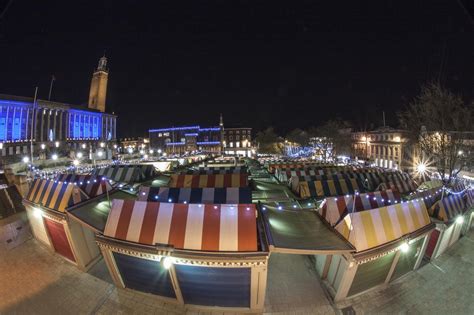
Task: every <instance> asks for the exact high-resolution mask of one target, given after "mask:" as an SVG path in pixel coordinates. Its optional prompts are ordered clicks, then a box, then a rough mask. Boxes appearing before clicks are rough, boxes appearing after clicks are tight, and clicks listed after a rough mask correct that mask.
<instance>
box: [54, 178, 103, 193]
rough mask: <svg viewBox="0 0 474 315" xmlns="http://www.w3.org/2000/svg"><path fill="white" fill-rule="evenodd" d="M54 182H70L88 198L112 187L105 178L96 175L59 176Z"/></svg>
mask: <svg viewBox="0 0 474 315" xmlns="http://www.w3.org/2000/svg"><path fill="white" fill-rule="evenodd" d="M56 180H58V181H62V182H66V183H69V182H72V183H74V184H75V185H77V186H78V187H79V188H81V189H82V191H84V192H85V193H86V194H87V195H88V196H89V197H90V198H93V197H97V196H100V195H102V194H105V193H106V192H108V191H111V190H112V185H110V182H109V181H108V180H107V179H106V178H105V177H100V176H98V175H76V174H60V175H58V176H57V177H56Z"/></svg>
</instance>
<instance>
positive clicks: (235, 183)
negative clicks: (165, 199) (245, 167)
mask: <svg viewBox="0 0 474 315" xmlns="http://www.w3.org/2000/svg"><path fill="white" fill-rule="evenodd" d="M169 186H170V187H173V188H213V187H214V188H226V187H247V186H248V175H247V174H217V175H176V174H175V175H171V180H170V183H169Z"/></svg>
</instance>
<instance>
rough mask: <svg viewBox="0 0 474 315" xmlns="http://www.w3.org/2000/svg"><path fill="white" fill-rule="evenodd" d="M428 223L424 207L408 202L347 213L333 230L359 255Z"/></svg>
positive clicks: (421, 204)
mask: <svg viewBox="0 0 474 315" xmlns="http://www.w3.org/2000/svg"><path fill="white" fill-rule="evenodd" d="M430 222H431V221H430V218H429V216H428V212H427V210H426V207H425V204H424V203H423V202H421V201H410V202H403V203H398V204H395V205H391V206H387V207H382V208H376V209H371V210H367V211H361V212H354V213H350V214H347V215H346V216H345V217H344V219H343V220H342V221H341V222H339V224H337V225H336V227H335V229H336V230H337V231H338V232H339V233H340V234H341V235H342V236H343V237H344V238H345V239H346V240H348V241H349V242H350V243H351V244H352V245H353V246H354V247H355V249H356V251H357V252H360V251H364V250H367V249H370V248H374V247H377V246H380V245H383V244H385V243H388V242H391V241H394V240H397V239H399V238H401V237H402V236H405V235H408V234H410V233H413V232H415V231H417V230H419V229H421V228H423V227H424V226H427V225H429V224H430Z"/></svg>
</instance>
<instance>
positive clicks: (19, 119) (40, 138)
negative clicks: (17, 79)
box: [0, 94, 117, 157]
mask: <svg viewBox="0 0 474 315" xmlns="http://www.w3.org/2000/svg"><path fill="white" fill-rule="evenodd" d="M116 124H117V116H115V115H113V114H109V113H105V112H101V111H98V110H94V109H88V108H87V107H82V106H75V105H70V104H65V103H58V102H52V101H45V100H37V102H36V104H35V105H34V104H33V99H32V98H28V97H18V96H11V95H2V94H0V156H3V157H8V156H17V155H25V154H26V155H29V154H30V147H31V145H30V143H31V139H32V140H33V150H34V153H36V152H37V151H39V150H40V147H46V148H47V147H51V146H54V147H57V148H58V150H59V149H64V150H67V149H75V148H77V147H78V146H79V145H83V144H84V143H92V144H94V143H95V142H98V141H101V142H102V141H113V140H115V139H116ZM56 143H57V144H56Z"/></svg>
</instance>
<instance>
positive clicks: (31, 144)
mask: <svg viewBox="0 0 474 315" xmlns="http://www.w3.org/2000/svg"><path fill="white" fill-rule="evenodd" d="M37 96H38V87H35V97H34V99H33V115H31V137H30V158H31V164H33V135H34V132H35V120H36V97H37Z"/></svg>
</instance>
